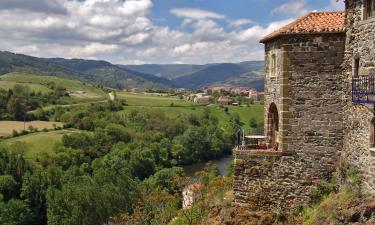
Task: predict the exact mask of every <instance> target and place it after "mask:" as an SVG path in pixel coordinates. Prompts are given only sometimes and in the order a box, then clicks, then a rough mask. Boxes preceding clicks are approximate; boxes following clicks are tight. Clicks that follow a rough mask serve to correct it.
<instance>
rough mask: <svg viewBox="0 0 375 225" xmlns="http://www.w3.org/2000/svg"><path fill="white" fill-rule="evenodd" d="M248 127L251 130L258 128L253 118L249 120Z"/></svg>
mask: <svg viewBox="0 0 375 225" xmlns="http://www.w3.org/2000/svg"><path fill="white" fill-rule="evenodd" d="M249 125H250V127H251V128H253V129H256V128H257V127H258V124H257V121H256V119H255V118H254V117H251V118H250V121H249Z"/></svg>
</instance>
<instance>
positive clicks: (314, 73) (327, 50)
mask: <svg viewBox="0 0 375 225" xmlns="http://www.w3.org/2000/svg"><path fill="white" fill-rule="evenodd" d="M284 48H285V50H286V55H287V56H286V57H287V58H288V61H290V63H289V64H288V65H289V67H288V68H287V70H288V73H287V74H288V76H289V85H290V90H289V98H290V104H289V107H288V108H289V112H290V119H289V125H290V130H289V132H288V133H287V135H286V137H288V141H289V146H288V149H287V150H289V151H296V152H298V153H300V154H314V152H326V153H327V155H328V156H329V157H331V156H332V155H335V154H338V153H339V152H340V151H341V150H342V143H343V123H342V121H343V108H344V102H343V100H342V97H343V81H344V79H343V75H342V68H341V65H342V63H343V59H344V50H345V34H344V33H339V34H326V35H298V36H297V35H295V36H290V37H287V38H285V44H284Z"/></svg>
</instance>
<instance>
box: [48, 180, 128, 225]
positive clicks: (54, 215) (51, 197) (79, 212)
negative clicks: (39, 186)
mask: <svg viewBox="0 0 375 225" xmlns="http://www.w3.org/2000/svg"><path fill="white" fill-rule="evenodd" d="M71 176H72V177H71V178H68V179H69V181H68V182H67V183H65V184H63V186H62V188H61V189H58V188H49V189H48V191H47V205H48V210H47V218H48V224H49V225H70V224H75V225H87V224H90V225H102V224H107V223H108V221H109V219H110V217H111V216H114V215H116V214H118V213H120V212H121V209H122V207H123V204H124V202H125V203H126V198H125V196H124V195H122V194H121V193H120V192H119V191H118V188H117V187H116V186H114V185H113V184H111V183H109V184H98V183H97V182H95V180H93V179H92V178H90V177H89V176H86V175H83V176H79V175H78V176H77V175H71Z"/></svg>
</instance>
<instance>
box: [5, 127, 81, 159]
mask: <svg viewBox="0 0 375 225" xmlns="http://www.w3.org/2000/svg"><path fill="white" fill-rule="evenodd" d="M72 132H77V131H76V130H57V131H48V132H36V133H32V134H27V135H23V136H19V137H14V138H10V139H5V140H3V141H2V142H3V143H4V144H5V145H12V144H14V143H17V142H20V143H25V146H26V151H25V156H26V158H28V159H35V157H36V156H37V155H38V153H41V152H45V153H52V154H53V149H54V147H55V145H56V144H57V143H60V142H61V139H62V137H63V135H65V134H70V133H72Z"/></svg>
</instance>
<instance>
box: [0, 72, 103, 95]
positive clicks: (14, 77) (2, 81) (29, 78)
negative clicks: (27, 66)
mask: <svg viewBox="0 0 375 225" xmlns="http://www.w3.org/2000/svg"><path fill="white" fill-rule="evenodd" d="M50 82H54V83H55V84H56V85H61V86H63V87H65V88H66V89H67V90H68V91H69V92H71V94H70V95H71V96H73V97H76V98H102V97H106V94H105V93H104V91H102V90H100V89H98V88H96V87H94V86H92V85H89V84H85V83H82V82H80V81H77V80H69V79H64V78H60V77H55V76H41V75H33V74H26V73H20V72H14V73H8V74H5V75H2V76H0V87H2V88H5V89H9V88H12V87H13V86H14V85H15V84H21V85H25V86H28V87H29V88H30V89H31V90H34V91H41V92H48V91H50V89H49V88H48V86H47V84H48V83H50Z"/></svg>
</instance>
